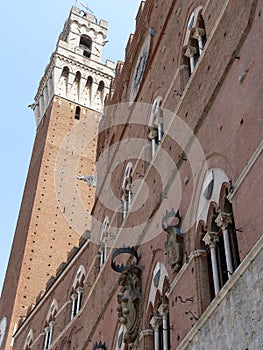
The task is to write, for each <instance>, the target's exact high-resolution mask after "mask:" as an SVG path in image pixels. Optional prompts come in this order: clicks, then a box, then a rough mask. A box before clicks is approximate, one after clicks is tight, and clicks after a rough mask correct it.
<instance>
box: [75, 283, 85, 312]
mask: <svg viewBox="0 0 263 350" xmlns="http://www.w3.org/2000/svg"><path fill="white" fill-rule="evenodd" d="M82 293H83V288H81V287H79V288H78V290H77V311H76V313H78V312H79V310H80V306H81V298H82Z"/></svg>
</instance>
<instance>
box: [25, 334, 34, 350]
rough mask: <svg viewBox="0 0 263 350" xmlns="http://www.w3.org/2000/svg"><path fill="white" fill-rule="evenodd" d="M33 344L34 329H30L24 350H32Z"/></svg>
mask: <svg viewBox="0 0 263 350" xmlns="http://www.w3.org/2000/svg"><path fill="white" fill-rule="evenodd" d="M32 343H33V331H32V329H30V331H29V332H28V335H27V337H26V341H25V345H24V349H23V350H31V346H32Z"/></svg>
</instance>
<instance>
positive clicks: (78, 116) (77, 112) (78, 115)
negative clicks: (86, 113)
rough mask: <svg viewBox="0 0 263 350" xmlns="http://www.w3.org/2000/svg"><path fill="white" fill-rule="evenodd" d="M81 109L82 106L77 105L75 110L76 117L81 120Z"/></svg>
mask: <svg viewBox="0 0 263 350" xmlns="http://www.w3.org/2000/svg"><path fill="white" fill-rule="evenodd" d="M80 111H81V109H80V107H79V106H77V107H76V111H75V119H77V120H80Z"/></svg>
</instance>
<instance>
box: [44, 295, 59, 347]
mask: <svg viewBox="0 0 263 350" xmlns="http://www.w3.org/2000/svg"><path fill="white" fill-rule="evenodd" d="M57 312H58V304H57V301H56V299H54V300H53V301H52V303H51V305H50V307H49V310H48V314H47V318H46V322H45V329H44V332H45V338H44V345H43V350H47V349H49V348H50V346H51V344H52V338H53V332H54V326H55V318H56V314H57Z"/></svg>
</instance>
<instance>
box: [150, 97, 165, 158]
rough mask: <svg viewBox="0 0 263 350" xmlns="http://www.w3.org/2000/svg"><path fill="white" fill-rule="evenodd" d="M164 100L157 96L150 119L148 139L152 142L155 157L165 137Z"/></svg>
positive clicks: (152, 151) (152, 154)
mask: <svg viewBox="0 0 263 350" xmlns="http://www.w3.org/2000/svg"><path fill="white" fill-rule="evenodd" d="M162 102H163V98H162V97H161V96H157V97H156V98H155V99H154V101H153V104H152V110H151V114H150V119H149V124H148V125H149V133H148V139H149V140H150V142H151V156H152V158H153V157H154V155H155V153H156V150H157V147H158V145H159V144H160V142H161V140H162V137H163V134H164V132H163V110H162Z"/></svg>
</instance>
